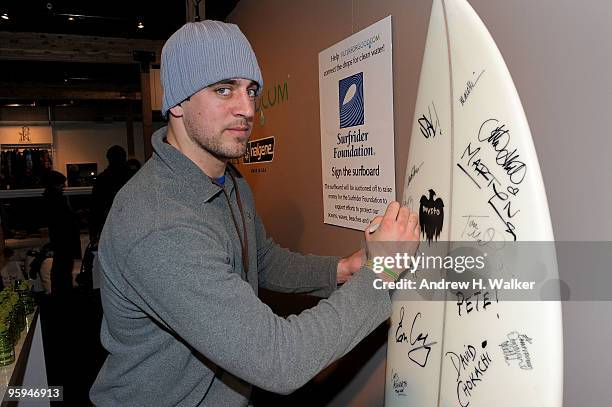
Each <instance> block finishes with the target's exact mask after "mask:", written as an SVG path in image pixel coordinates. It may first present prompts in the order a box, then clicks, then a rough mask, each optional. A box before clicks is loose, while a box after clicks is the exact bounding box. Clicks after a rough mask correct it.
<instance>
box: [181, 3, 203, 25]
mask: <svg viewBox="0 0 612 407" xmlns="http://www.w3.org/2000/svg"><path fill="white" fill-rule="evenodd" d="M186 3H187V7H186V8H185V11H186V15H185V22H188V23H189V22H193V21H195V15H196V13H195V9H196V5H197V6H198V10H199V12H200V21H204V20H206V4H205V3H206V1H205V0H200V2H199V3H198V1H197V0H186Z"/></svg>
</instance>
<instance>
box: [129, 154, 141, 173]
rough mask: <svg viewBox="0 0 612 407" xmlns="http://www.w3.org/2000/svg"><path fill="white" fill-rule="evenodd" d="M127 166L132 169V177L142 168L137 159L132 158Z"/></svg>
mask: <svg viewBox="0 0 612 407" xmlns="http://www.w3.org/2000/svg"><path fill="white" fill-rule="evenodd" d="M127 165H128V167H129V168H130V177H131V176H133V175H134V174H136V173H137V172H138V170H139V169H140V167H141V166H142V165H141V164H140V161H138V159H137V158H130V159H129V160H127Z"/></svg>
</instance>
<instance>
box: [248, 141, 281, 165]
mask: <svg viewBox="0 0 612 407" xmlns="http://www.w3.org/2000/svg"><path fill="white" fill-rule="evenodd" d="M273 159H274V137H266V138H260V139H258V140H253V141H249V144H248V145H247V151H246V153H245V154H244V157H243V158H242V162H243V164H258V163H266V162H271V161H272V160H273Z"/></svg>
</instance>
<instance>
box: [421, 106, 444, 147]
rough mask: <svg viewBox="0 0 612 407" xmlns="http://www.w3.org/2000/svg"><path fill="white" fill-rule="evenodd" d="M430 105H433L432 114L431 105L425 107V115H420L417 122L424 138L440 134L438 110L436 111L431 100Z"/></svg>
mask: <svg viewBox="0 0 612 407" xmlns="http://www.w3.org/2000/svg"><path fill="white" fill-rule="evenodd" d="M431 106H432V107H433V115H432V113H431V110H432V107H429V106H428V107H427V115H422V116H421V117H420V118H419V120H418V122H419V126H420V130H421V134H422V135H423V137H425V138H426V139H428V138H430V137H431V138H434V137H436V135H438V134H439V135H442V130H441V129H440V119H439V118H438V112H437V111H436V105H434V103H433V102H431Z"/></svg>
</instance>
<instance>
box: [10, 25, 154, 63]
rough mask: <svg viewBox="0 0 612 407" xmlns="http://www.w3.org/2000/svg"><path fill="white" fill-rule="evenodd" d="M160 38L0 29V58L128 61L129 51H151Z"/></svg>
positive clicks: (130, 59)
mask: <svg viewBox="0 0 612 407" xmlns="http://www.w3.org/2000/svg"><path fill="white" fill-rule="evenodd" d="M163 45H164V41H158V40H144V39H129V38H110V37H94V36H88V35H71V34H48V33H32V32H25V33H18V32H6V31H0V60H21V61H59V62H90V63H112V64H132V63H136V61H134V57H133V52H134V51H136V50H139V51H148V52H155V58H156V61H159V58H160V56H161V49H162V47H163Z"/></svg>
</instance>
